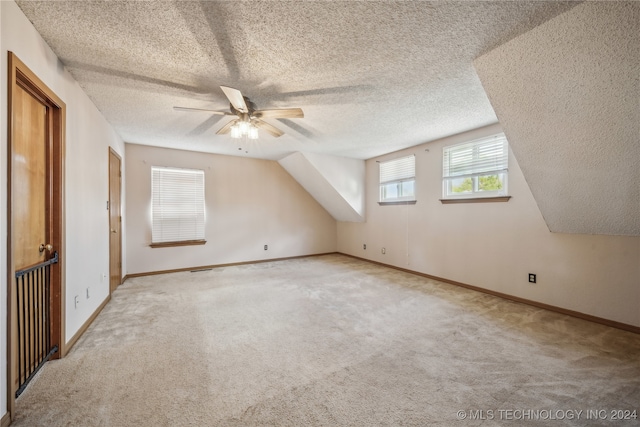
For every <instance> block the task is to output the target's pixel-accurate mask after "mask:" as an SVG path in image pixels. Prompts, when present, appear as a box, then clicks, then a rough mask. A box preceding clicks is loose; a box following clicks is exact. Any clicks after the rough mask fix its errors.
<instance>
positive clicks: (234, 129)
mask: <svg viewBox="0 0 640 427" xmlns="http://www.w3.org/2000/svg"><path fill="white" fill-rule="evenodd" d="M241 137H242V131H241V130H240V126H238V125H237V124H235V125H233V126H231V138H234V139H238V138H241Z"/></svg>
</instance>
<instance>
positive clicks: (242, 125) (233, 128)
mask: <svg viewBox="0 0 640 427" xmlns="http://www.w3.org/2000/svg"><path fill="white" fill-rule="evenodd" d="M220 89H222V91H223V92H224V94H225V95H226V97H227V98H228V99H229V102H230V106H229V107H230V109H231V111H223V110H206V109H202V108H188V107H173V109H174V110H178V111H202V112H207V113H210V114H217V115H221V116H238V118H236V119H234V120H231V121H230V122H229V123H227V124H226V125H224V126H222V127H221V128H220V129H219V130H218V132H216V133H217V134H218V135H222V134H226V133H231V137H232V138H241V137H243V136H247V137H248V138H249V139H258V129H262V130H265V131H267V132H269V133H270V134H271V135H273V136H274V137H276V138H277V137H279V136H282V135H283V134H284V132H283V131H281V130H280V129H278V128H277V127H275V126H273V125H271V124H269V123H267V122H265V121H264V120H262V119H300V118H303V117H304V113H303V112H302V109H300V108H280V109H272V110H257V109H256V106H255V104H254V103H253V102H251V100H249V98H247V97H246V96H243V95H242V93H241V92H240V91H239V90H238V89H234V88H231V87H227V86H220Z"/></svg>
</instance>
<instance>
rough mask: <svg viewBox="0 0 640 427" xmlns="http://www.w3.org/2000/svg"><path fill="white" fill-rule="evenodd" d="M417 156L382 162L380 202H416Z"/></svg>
mask: <svg viewBox="0 0 640 427" xmlns="http://www.w3.org/2000/svg"><path fill="white" fill-rule="evenodd" d="M415 185H416V157H415V156H413V155H411V156H407V157H401V158H399V159H394V160H389V161H387V162H381V163H380V203H385V202H389V203H394V202H415V200H416V192H415Z"/></svg>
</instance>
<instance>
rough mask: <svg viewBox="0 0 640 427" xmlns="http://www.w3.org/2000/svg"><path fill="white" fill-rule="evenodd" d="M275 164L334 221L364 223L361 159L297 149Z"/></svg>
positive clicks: (363, 169)
mask: <svg viewBox="0 0 640 427" xmlns="http://www.w3.org/2000/svg"><path fill="white" fill-rule="evenodd" d="M278 163H280V165H281V166H282V167H283V168H284V169H285V170H286V171H287V172H289V174H290V175H291V176H293V177H294V178H295V180H296V181H298V183H300V185H302V187H303V188H304V189H305V190H307V192H308V193H309V194H311V195H312V196H313V198H314V199H316V200H317V201H318V203H320V205H322V207H324V208H325V210H326V211H327V212H329V214H331V216H333V217H334V218H335V219H336V220H337V221H349V222H364V219H365V200H364V195H365V165H364V160H358V159H350V158H346V157H337V156H328V155H326V154H315V153H306V154H305V153H300V152H298V153H293V154H290V155H288V156H287V157H285V158H283V159H280V160H279V161H278Z"/></svg>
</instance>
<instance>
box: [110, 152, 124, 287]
mask: <svg viewBox="0 0 640 427" xmlns="http://www.w3.org/2000/svg"><path fill="white" fill-rule="evenodd" d="M121 163H122V162H121V159H120V156H118V154H117V153H116V152H115V151H113V149H111V148H109V236H110V238H109V291H110V292H113V291H115V290H116V288H117V287H118V286H120V284H121V283H122V212H121V208H120V206H121V200H120V197H121V196H120V193H121V182H122V170H121Z"/></svg>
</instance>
